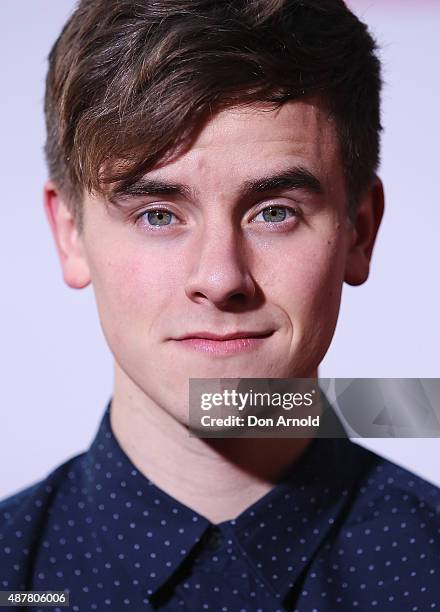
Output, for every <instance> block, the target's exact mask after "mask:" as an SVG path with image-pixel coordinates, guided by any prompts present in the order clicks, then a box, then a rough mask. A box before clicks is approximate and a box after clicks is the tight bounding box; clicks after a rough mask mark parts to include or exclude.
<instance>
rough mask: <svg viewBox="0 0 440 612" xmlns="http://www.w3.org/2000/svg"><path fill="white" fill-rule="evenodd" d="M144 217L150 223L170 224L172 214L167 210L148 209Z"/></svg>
mask: <svg viewBox="0 0 440 612" xmlns="http://www.w3.org/2000/svg"><path fill="white" fill-rule="evenodd" d="M144 214H145V213H144ZM146 217H147V219H148V223H149V224H150V225H156V226H157V225H170V224H171V220H172V218H173V214H172V213H170V212H168V211H167V210H149V211H147V213H146Z"/></svg>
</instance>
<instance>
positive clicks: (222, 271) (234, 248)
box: [185, 225, 256, 308]
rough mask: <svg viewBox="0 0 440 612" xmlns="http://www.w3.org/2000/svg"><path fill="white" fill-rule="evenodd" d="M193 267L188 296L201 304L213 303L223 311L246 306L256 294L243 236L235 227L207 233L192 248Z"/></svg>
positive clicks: (188, 282)
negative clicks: (226, 308)
mask: <svg viewBox="0 0 440 612" xmlns="http://www.w3.org/2000/svg"><path fill="white" fill-rule="evenodd" d="M192 248H193V258H192V267H191V270H190V272H189V274H188V278H187V282H186V287H185V292H186V295H187V296H188V297H189V298H190V299H191V300H193V301H195V302H198V303H203V302H206V303H207V302H210V303H212V304H214V305H215V306H217V307H219V308H225V307H228V306H229V307H230V306H232V305H235V306H244V305H246V304H249V302H251V301H252V298H253V297H254V296H255V293H256V285H255V281H254V279H253V278H252V276H251V273H250V270H249V266H248V264H249V262H248V258H247V254H246V249H245V244H244V240H243V236H242V235H241V234H240V232H239V231H238V230H237V229H235V228H233V227H231V228H229V229H226V228H225V227H224V225H223V228H222V229H221V230H219V229H218V228H216V229H215V230H214V231H208V230H206V228H205V230H204V231H203V233H202V234H201V235H200V236H199V238H198V240H197V243H196V244H193V245H192Z"/></svg>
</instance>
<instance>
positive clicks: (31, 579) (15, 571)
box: [0, 404, 440, 612]
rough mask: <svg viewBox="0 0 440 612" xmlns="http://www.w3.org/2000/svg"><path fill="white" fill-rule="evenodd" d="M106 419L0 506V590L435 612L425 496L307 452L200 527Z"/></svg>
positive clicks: (337, 449) (185, 606) (320, 444)
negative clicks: (144, 470)
mask: <svg viewBox="0 0 440 612" xmlns="http://www.w3.org/2000/svg"><path fill="white" fill-rule="evenodd" d="M109 409H110V404H109V406H108V407H107V410H106V412H105V415H104V417H103V420H102V422H101V425H100V427H99V431H98V433H97V436H96V438H95V440H94V441H93V443H92V445H91V447H90V449H89V450H88V451H87V452H86V453H84V454H82V455H79V456H77V457H74V458H73V459H71V460H70V461H67V462H66V463H65V464H63V465H62V466H61V467H59V468H58V469H56V470H55V471H54V472H52V473H51V474H50V475H49V476H48V477H47V478H46V479H45V480H43V481H42V482H40V483H38V484H36V485H34V486H33V487H30V488H28V489H26V490H25V491H22V492H20V493H18V494H16V495H14V496H13V497H10V498H8V499H7V500H5V501H3V502H2V503H0V589H2V590H14V589H15V590H17V589H25V590H49V589H50V590H60V591H64V590H66V589H67V590H68V591H69V593H70V608H68V609H69V610H71V611H73V612H76V611H81V612H90V611H92V610H112V611H114V612H123V610H131V611H133V610H135V611H136V610H188V611H191V612H193V611H197V612H198V611H202V610H215V611H219V612H220V611H224V612H239V611H241V610H243V611H251V612H253V611H258V610H261V611H264V612H276V611H278V610H280V611H281V610H298V611H300V612H312V611H319V612H337V611H339V610H347V611H350V612H351V611H352V610H356V609H359V610H381V611H382V610H402V611H403V610H405V611H407V610H408V611H409V610H411V611H418V610H419V611H421V612H425V611H427V610H431V609H440V494H439V489H437V488H436V487H434V486H432V485H430V484H428V483H426V482H425V481H423V480H421V479H420V478H417V477H416V476H414V475H412V474H411V473H409V472H408V471H406V470H404V469H402V468H399V467H397V466H395V465H394V464H392V463H390V462H388V461H386V460H385V459H382V458H380V457H378V456H377V455H375V454H374V453H371V452H369V451H367V450H365V449H363V448H361V447H359V446H358V445H356V444H353V443H352V442H350V441H349V440H347V439H328V440H325V439H316V440H314V441H313V442H312V443H311V445H310V446H309V447H308V449H307V451H306V452H305V453H304V455H303V456H302V458H301V459H300V461H299V462H297V463H296V464H295V466H294V468H293V469H292V470H291V473H290V474H289V475H288V476H287V477H286V478H285V479H284V480H283V481H282V482H280V483H279V484H277V485H276V486H275V487H274V488H273V489H272V490H271V491H269V492H268V493H267V494H266V495H265V496H264V497H262V498H261V499H260V500H259V501H257V502H256V503H255V504H253V505H252V506H251V507H250V508H248V509H247V510H246V511H244V512H243V513H242V514H240V516H238V517H237V518H236V519H235V520H229V521H224V522H223V523H220V524H218V525H212V524H211V523H210V522H209V521H208V520H207V519H206V518H204V517H202V516H200V515H199V514H197V513H196V512H194V511H193V510H191V509H190V508H188V507H187V506H184V505H183V504H181V503H179V502H178V501H176V500H175V499H173V498H172V497H170V496H169V495H168V494H166V493H164V492H163V491H162V490H161V489H159V488H158V487H157V486H155V485H154V484H153V483H152V482H151V481H149V480H148V479H147V478H145V477H144V476H143V475H142V474H141V473H140V472H139V471H138V470H137V469H136V468H135V467H134V465H133V464H132V463H131V461H130V460H129V459H128V457H127V456H126V455H125V453H124V452H123V450H122V449H121V447H120V446H119V444H118V442H117V440H116V439H115V437H114V435H113V433H112V431H111V427H110V418H109ZM176 469H177V466H176ZM14 609H15V608H14ZM37 609H39V610H43V609H44V608H42V607H40V608H35V607H34V608H32V610H37ZM46 609H47V610H49V609H50V610H55V611H56V610H59V611H60V612H61V611H62V610H66V608H56V607H52V608H46Z"/></svg>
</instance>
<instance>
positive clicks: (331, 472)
mask: <svg viewBox="0 0 440 612" xmlns="http://www.w3.org/2000/svg"><path fill="white" fill-rule="evenodd" d="M110 406H111V400H110V401H109V403H108V405H107V408H106V411H105V414H104V416H103V418H102V421H101V424H100V426H99V429H98V432H97V435H96V437H95V439H94V441H93V443H92V445H91V447H90V449H89V451H88V452H87V453H85V455H83V459H82V464H83V471H82V478H83V479H84V482H83V483H82V487H83V492H84V493H86V499H87V503H88V508H87V510H88V515H89V519H90V522H92V523H93V525H94V529H95V533H96V534H97V536H98V538H99V540H100V541H101V542H102V548H103V551H104V554H105V555H106V556H107V551H108V550H109V548H110V551H109V553H110V554H109V561H108V564H110V565H111V564H115V565H118V572H119V573H121V572H125V575H126V577H127V580H128V581H130V583H132V584H133V585H136V584H138V585H139V588H140V589H143V590H144V593H143V595H144V597H145V599H149V598H150V597H151V596H152V595H153V594H156V593H157V592H158V591H159V590H160V588H161V587H162V586H163V585H164V584H165V583H166V582H167V581H168V580H169V579H170V578H171V576H172V575H173V574H174V573H175V572H176V571H177V570H178V569H179V568H180V566H181V564H182V562H183V561H184V560H185V559H186V558H187V557H188V555H190V554H191V551H193V549H194V548H195V546H196V545H197V543H198V542H200V541H201V540H202V538H203V536H204V535H205V536H206V535H207V532H208V530H209V528H210V527H212V524H211V523H210V522H209V521H208V520H207V519H206V518H204V517H203V516H201V515H199V514H198V513H197V512H195V511H193V510H192V509H190V508H189V507H187V506H185V505H184V504H182V503H180V502H178V501H177V500H175V499H174V498H172V497H171V496H170V495H168V494H167V493H165V492H164V491H162V490H161V489H160V488H158V487H157V486H156V485H155V484H154V483H153V482H151V481H150V480H149V479H148V478H146V477H145V476H144V475H143V474H141V473H140V472H139V471H138V470H137V469H136V467H135V466H134V464H133V463H132V462H131V461H130V459H129V458H128V456H127V455H126V454H125V452H124V451H123V450H122V448H121V447H120V445H119V443H118V441H117V440H116V438H115V436H114V434H113V432H112V429H111V424H110ZM367 456H368V455H366V454H365V453H362V449H360V448H359V447H357V446H356V445H354V444H352V443H351V442H349V441H348V440H344V439H342V440H330V439H329V440H327V439H316V440H314V441H313V442H312V443H311V444H310V446H309V447H308V449H307V451H306V452H305V453H304V455H303V456H302V458H301V459H300V460H299V461H298V462H297V463H295V465H294V467H293V468H292V470H291V472H290V474H287V476H286V477H285V478H284V479H283V481H282V482H280V483H279V484H277V485H276V486H275V487H274V488H273V489H271V491H269V492H268V493H267V494H266V495H265V496H264V497H262V498H261V499H260V500H258V501H257V502H256V503H255V504H253V505H252V506H251V507H250V508H248V509H247V510H245V511H244V512H243V513H242V514H240V516H239V517H238V518H236V519H235V520H230V521H224V522H222V523H220V524H219V525H217V527H218V529H219V531H220V532H221V533H222V534H223V536H224V537H225V539H233V540H235V542H236V544H237V545H238V547H239V549H240V550H241V551H242V554H243V555H244V556H245V557H246V558H247V561H248V562H249V563H250V564H251V565H252V566H253V567H254V570H255V571H256V572H257V573H258V574H259V576H260V578H261V579H262V580H263V581H264V582H265V583H266V585H267V586H268V588H269V589H270V590H271V591H272V593H273V594H274V595H275V596H276V597H277V598H279V599H280V600H281V601H283V600H285V598H286V597H288V594H289V592H290V591H291V590H292V587H293V585H294V583H295V582H296V581H297V580H298V578H299V577H300V575H301V574H302V572H304V570H305V569H306V567H307V566H308V564H309V563H310V561H311V560H312V558H313V556H314V554H315V552H316V551H317V549H318V548H319V547H320V546H321V545H322V543H323V541H324V539H325V538H326V537H327V536H328V535H329V534H330V532H331V530H332V529H334V528H335V524H336V522H337V519H338V517H339V516H340V515H341V513H342V512H343V510H344V508H345V506H346V505H347V504H348V501H349V491H350V489H352V488H353V487H354V486H355V483H356V480H357V479H358V478H359V476H360V474H361V472H363V468H364V466H365V462H366V461H367ZM268 525H270V529H266V527H267V526H268ZM140 538H142V539H143V541H145V539H147V540H148V539H149V538H151V541H152V542H153V541H154V540H156V541H157V538H160V539H161V544H164V545H161V546H157V547H155V546H154V545H152V553H151V559H149V560H145V558H140V557H139V558H138V553H137V548H139V544H138V542H139V539H140ZM202 541H203V540H202ZM286 543H287V544H288V545H287V546H286ZM128 550H129V551H131V552H130V554H129V558H126V555H127V551H128ZM280 551H282V552H283V553H284V554H286V555H287V556H286V560H287V561H286V563H284V564H279V563H278V564H277V565H278V567H282V571H280V570H278V572H277V573H276V574H274V573H273V572H272V571H271V568H270V559H271V558H272V557H276V556H277V555H279V554H280ZM111 553H113V554H111ZM127 556H128V555H127ZM268 561H269V562H268ZM145 572H146V573H145Z"/></svg>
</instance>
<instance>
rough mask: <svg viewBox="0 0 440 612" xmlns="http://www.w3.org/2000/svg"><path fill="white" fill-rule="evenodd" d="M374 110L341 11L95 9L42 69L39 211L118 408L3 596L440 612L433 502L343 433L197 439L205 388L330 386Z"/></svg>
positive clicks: (168, 2) (369, 83)
mask: <svg viewBox="0 0 440 612" xmlns="http://www.w3.org/2000/svg"><path fill="white" fill-rule="evenodd" d="M379 94H380V69H379V62H378V59H377V57H376V55H375V46H374V42H373V40H372V39H371V37H370V35H369V34H368V32H367V30H366V27H365V26H364V25H363V24H362V23H360V22H359V21H358V19H357V18H356V17H355V16H354V15H353V14H352V13H351V12H350V11H349V10H348V9H347V7H346V6H345V5H344V3H343V2H342V1H341V0H326V1H323V0H320V1H318V0H308V1H305V0H303V1H301V2H299V1H296V0H271V1H269V0H266V1H261V2H260V1H253V2H251V3H250V2H245V1H240V0H237V1H234V2H230V1H228V2H226V1H225V2H223V1H218V0H216V1H215V2H214V1H212V0H161V1H160V2H153V1H150V0H138V1H136V2H133V1H132V0H118V1H116V0H112V1H109V0H105V1H104V0H83V1H82V2H80V3H79V5H78V8H77V10H76V11H75V13H74V14H73V15H72V17H71V18H70V20H69V22H68V23H67V25H66V27H65V28H64V30H63V32H62V34H61V36H60V38H59V39H58V41H57V43H56V45H55V47H54V49H53V51H52V53H51V55H50V66H49V74H48V80H47V94H46V119H47V129H48V137H47V147H46V151H47V158H48V165H49V171H50V180H49V181H48V183H47V184H46V186H45V210H46V213H47V216H48V219H49V222H50V225H51V228H52V231H53V234H54V238H55V241H56V246H57V250H58V254H59V258H60V261H61V266H62V270H63V274H64V279H65V281H66V283H67V284H68V285H69V286H70V287H74V288H81V287H85V286H87V285H88V284H89V283H92V285H93V289H94V292H95V295H96V300H97V306H98V310H99V315H100V320H101V324H102V327H103V330H104V334H105V336H106V339H107V341H108V344H109V347H110V349H111V351H112V353H113V355H114V364H115V376H114V389H113V394H112V399H111V401H110V402H109V405H108V407H107V410H106V412H105V415H104V418H103V420H102V423H101V426H100V428H99V431H98V433H97V436H96V439H95V440H94V442H93V444H92V446H91V448H90V449H89V450H88V451H87V452H86V453H84V454H83V455H80V456H78V457H76V458H73V459H72V460H70V461H68V462H67V463H66V464H64V465H63V466H61V467H59V468H58V469H57V470H55V471H54V472H53V473H52V474H50V475H49V476H48V477H47V478H46V479H45V480H44V481H42V482H40V483H38V484H36V485H35V486H34V487H31V488H30V489H27V490H25V491H23V492H21V493H19V494H17V495H15V496H14V497H12V498H9V499H8V500H6V501H4V502H3V503H2V505H1V506H0V517H1V521H2V522H1V526H0V539H1V550H0V559H1V564H0V580H1V584H2V587H1V588H2V589H4V590H9V591H12V590H14V589H20V590H26V591H48V590H55V591H67V592H68V593H69V595H70V606H71V608H72V610H75V611H76V610H81V611H87V612H88V611H89V610H106V609H111V610H115V611H118V612H119V611H120V610H124V609H128V608H131V609H134V610H144V609H145V610H149V609H150V610H151V609H153V610H155V609H160V610H180V609H185V610H204V609H207V610H225V611H236V610H250V611H253V610H264V611H271V612H273V611H274V610H301V611H303V610H320V611H332V612H333V611H334V610H352V609H354V608H359V609H362V610H367V609H370V608H377V609H389V610H391V609H395V608H397V607H401V608H403V609H406V610H428V609H430V608H434V607H435V606H436V605H438V603H439V601H440V587H439V585H438V580H437V579H436V572H437V571H438V569H439V568H438V562H439V529H440V521H439V517H438V508H439V507H440V496H439V493H438V490H437V489H436V488H434V487H432V486H430V485H428V484H427V483H425V482H423V481H422V480H420V479H418V478H416V477H414V476H412V475H411V474H409V473H408V472H406V471H405V470H403V469H400V468H398V467H396V466H394V465H393V464H391V463H389V462H387V461H385V460H383V459H381V458H380V457H378V456H376V455H375V454H373V453H371V452H368V451H366V450H364V449H362V448H360V447H358V446H356V445H353V444H352V443H350V442H349V441H348V440H346V439H335V440H327V439H313V440H312V439H311V438H296V439H294V438H292V439H289V438H285V439H270V438H269V439H264V438H263V439H256V438H255V439H253V438H220V439H215V440H212V439H208V440H207V439H201V438H199V437H195V436H190V435H189V433H188V382H189V380H190V379H192V378H295V377H300V378H312V379H313V378H316V376H317V370H318V366H319V364H320V362H321V360H322V358H323V356H324V354H325V353H326V351H327V349H328V346H329V344H330V342H331V338H332V336H333V333H334V329H335V325H336V320H337V316H338V311H339V303H340V296H341V289H342V285H343V282H344V281H345V282H347V283H349V284H352V285H358V284H361V283H363V282H364V281H365V280H366V279H367V277H368V271H369V263H370V258H371V255H372V250H373V246H374V242H375V238H376V234H377V231H378V228H379V225H380V221H381V217H382V213H383V190H382V185H381V182H380V180H379V179H378V178H377V176H376V170H377V164H378V158H379V132H380V112H379ZM38 607H39V608H40V609H44V607H45V606H44V605H43V604H38ZM59 609H60V610H61V607H59Z"/></svg>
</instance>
